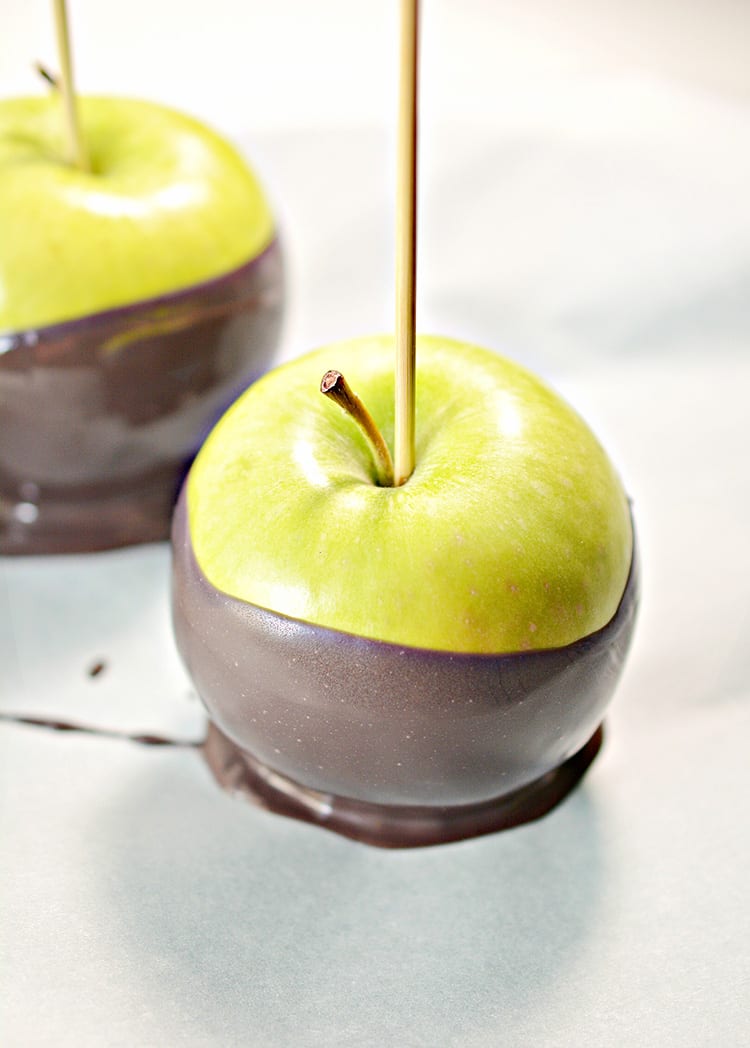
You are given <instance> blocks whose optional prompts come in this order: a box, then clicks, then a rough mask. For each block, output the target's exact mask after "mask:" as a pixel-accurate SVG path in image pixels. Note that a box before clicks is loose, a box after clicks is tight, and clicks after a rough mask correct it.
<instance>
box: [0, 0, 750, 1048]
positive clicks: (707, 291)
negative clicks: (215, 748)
mask: <svg viewBox="0 0 750 1048" xmlns="http://www.w3.org/2000/svg"><path fill="white" fill-rule="evenodd" d="M0 12H1V13H2V34H0V94H12V93H23V92H28V91H35V90H37V87H36V84H35V81H34V76H33V74H32V73H31V72H30V64H31V63H32V62H33V60H35V59H37V58H41V59H42V60H44V61H46V62H48V63H49V64H50V65H54V57H53V49H52V43H51V32H50V24H49V23H50V19H49V15H48V11H47V6H46V4H44V3H37V2H35V3H21V2H20V0H10V2H9V0H2V6H1V7H0ZM72 19H73V29H74V33H75V39H76V56H77V67H78V80H79V84H80V86H81V88H82V89H83V90H89V91H92V92H101V93H106V92H110V91H111V92H114V93H131V94H134V95H139V96H143V97H149V98H153V99H155V100H159V101H163V102H167V103H170V104H173V105H176V106H178V107H180V108H184V109H186V110H188V111H190V112H193V113H194V114H196V115H198V116H201V117H203V118H204V119H206V120H208V121H209V122H211V123H212V124H213V125H214V126H216V127H218V128H219V129H220V130H222V131H224V132H225V133H226V134H228V135H229V136H230V137H232V138H233V139H234V140H235V141H236V142H237V143H238V144H239V145H240V147H241V148H242V149H243V150H244V151H245V152H246V153H247V154H248V156H249V157H251V158H252V160H253V162H254V163H255V164H256V165H257V167H258V169H259V170H260V171H261V173H262V174H263V177H264V179H265V181H266V183H267V185H268V188H269V192H270V193H271V196H272V198H273V200H274V202H275V205H276V208H277V213H278V214H279V217H280V224H281V228H282V233H283V237H284V242H285V245H286V250H287V257H288V265H289V273H290V282H289V308H288V316H287V323H286V326H285V334H284V341H283V345H282V348H281V356H283V357H290V356H293V355H295V354H297V353H299V352H301V351H303V350H304V349H307V348H311V347H312V346H314V345H317V344H320V343H323V342H326V341H329V340H332V339H335V338H338V337H345V336H348V335H354V334H357V333H366V332H370V331H373V330H383V329H388V328H389V327H390V326H391V323H392V319H391V316H392V295H391V282H392V269H393V266H392V261H391V257H392V247H393V233H392V230H393V220H392V196H393V194H392V173H393V169H394V153H395V151H394V134H393V116H394V110H395V97H396V91H395V61H394V56H395V52H396V42H395V33H396V28H397V18H396V9H395V4H386V3H383V2H380V3H375V2H365V0H352V2H350V3H344V2H338V3H334V2H320V3H309V2H308V3H303V2H301V0H300V2H292V0H283V2H277V3H265V4H260V3H254V2H251V3H244V4H242V3H239V2H235V3H230V2H228V0H214V2H212V3H210V4H203V5H200V6H199V5H197V4H179V3H177V2H164V0H152V2H151V3H148V4H147V3H145V2H139V0H137V2H131V3H129V4H127V5H125V4H122V5H115V4H113V3H98V4H97V3H94V2H93V0H91V2H77V3H73V4H72ZM749 22H750V8H748V6H747V5H746V4H744V3H740V2H737V3H731V2H729V0H723V2H721V3H713V4H708V3H705V2H704V3H698V2H697V0H691V2H685V3H679V4H678V3H676V2H668V3H651V4H647V3H645V2H637V3H631V4H627V5H626V4H619V3H609V4H594V3H593V2H587V0H578V2H576V3H572V4H562V3H554V2H552V0H545V2H541V0H539V2H531V3H528V4H524V5H518V4H515V5H511V4H510V3H506V2H497V3H491V2H489V0H485V2H481V0H471V2H463V3H460V2H458V0H453V2H450V0H441V2H438V0H433V2H426V3H425V4H424V75H423V113H424V133H423V144H422V180H421V202H422V209H421V223H422V224H421V234H420V286H419V317H420V322H419V326H420V328H422V329H423V330H436V331H442V332H445V333H446V334H451V335H456V336H459V337H466V338H469V339H474V340H476V341H478V342H481V343H484V344H487V345H490V346H492V347H495V348H498V349H503V350H506V351H508V352H510V353H512V354H513V355H515V356H517V357H519V358H520V359H522V360H524V361H526V362H528V363H530V364H531V365H532V366H535V367H537V368H538V369H539V370H540V371H542V372H543V373H544V374H545V375H546V376H547V377H548V378H550V379H551V380H552V381H553V382H555V383H556V384H557V385H558V387H559V388H561V389H562V390H563V392H564V393H565V394H566V395H567V396H568V397H569V398H570V399H571V400H572V401H573V402H574V403H575V404H576V405H577V406H578V407H579V408H580V410H581V411H582V412H583V414H584V415H585V416H586V417H587V418H588V419H589V420H590V421H591V422H592V424H593V425H594V428H595V429H596V430H597V432H599V433H600V435H601V436H602V437H603V439H604V442H605V443H606V444H607V446H608V447H609V449H610V450H611V452H612V454H613V456H614V458H615V460H616V461H617V462H618V464H619V466H620V468H621V471H622V473H623V476H624V478H625V481H626V484H627V486H628V489H629V491H630V492H631V494H632V495H633V498H634V503H635V513H636V520H637V523H638V531H639V538H640V544H641V550H642V557H643V566H644V581H643V606H642V611H641V616H640V622H639V627H638V632H637V637H636V642H635V645H634V649H633V652H632V655H631V658H630V661H629V664H628V667H627V669H626V674H625V677H624V679H623V682H622V684H621V687H620V690H619V692H618V695H617V697H616V700H615V703H614V705H613V707H612V712H611V715H610V716H609V717H608V721H607V729H608V736H607V741H606V745H605V749H604V751H603V753H602V755H601V756H600V758H599V759H598V760H597V762H596V763H595V765H594V766H593V768H592V770H591V772H590V774H589V775H588V777H587V779H586V781H585V783H584V785H583V786H582V788H581V789H579V790H578V791H577V792H576V793H575V794H574V795H573V796H572V797H571V798H570V799H569V800H568V801H567V802H566V803H565V804H564V805H563V806H561V807H560V808H559V809H558V810H557V811H556V812H555V813H553V814H552V815H550V816H549V817H548V818H546V819H544V820H543V821H541V822H539V823H537V824H535V825H532V826H529V827H526V828H523V829H520V830H515V831H513V832H511V833H507V834H503V835H498V836H495V837H491V838H486V839H484V840H479V841H474V842H467V843H464V844H460V845H455V846H450V847H446V848H442V849H432V850H427V851H422V852H413V853H394V854H391V853H381V852H378V851H374V850H372V849H367V848H364V847H360V846H357V845H354V844H351V843H349V842H347V841H344V840H341V839H338V838H336V837H334V836H332V835H329V834H325V833H323V832H322V831H319V830H315V829H311V828H308V827H304V826H301V825H297V824H296V823H292V822H288V821H285V820H282V819H278V818H275V817H272V816H270V815H266V814H264V813H262V812H257V811H254V810H251V809H249V808H245V807H244V806H242V805H241V804H239V803H238V802H234V801H232V800H231V799H230V798H228V797H226V796H224V795H223V794H221V793H220V792H219V791H218V789H217V788H216V787H215V786H214V784H213V783H212V781H211V780H210V777H209V775H208V773H207V772H206V770H205V769H204V768H203V766H202V764H201V763H200V760H199V758H198V757H197V756H196V755H195V754H194V753H192V752H190V751H180V750H145V749H139V748H138V747H136V746H133V745H130V744H127V743H125V742H122V741H118V740H107V739H102V738H87V737H83V736H77V737H76V736H64V735H62V736H58V735H52V734H48V733H45V732H43V731H40V730H35V729H31V728H22V727H19V726H12V725H0V745H1V746H2V748H3V758H2V764H0V769H1V770H0V775H2V777H3V787H2V788H3V794H2V803H3V808H2V814H1V818H2V823H3V825H2V834H3V841H4V848H3V852H4V860H3V867H4V870H3V880H4V884H3V890H2V895H1V896H0V900H1V901H0V933H1V934H2V939H3V945H2V947H1V949H2V953H3V956H4V965H3V970H2V975H1V976H0V978H2V981H3V984H4V985H3V987H2V992H1V993H0V998H2V1001H3V1004H2V1023H3V1024H4V1027H3V1034H2V1040H3V1043H4V1044H7V1045H13V1046H16V1045H18V1046H26V1045H55V1046H57V1045H62V1044H71V1045H97V1046H98V1045H126V1046H130V1045H179V1046H182V1045H186V1046H191V1048H192V1046H194V1045H195V1046H198V1045H200V1046H203V1045H207V1046H211V1045H221V1046H224V1045H274V1046H284V1045H290V1046H308V1045H309V1046H318V1045H320V1046H329V1045H346V1046H349V1045H355V1046H360V1045H363V1046H369V1045H372V1046H383V1045H398V1046H411V1045H415V1046H416V1045H425V1046H428V1045H429V1046H434V1045H457V1046H464V1045H467V1046H475V1045H476V1046H479V1045H492V1046H496V1045H508V1046H517V1045H535V1046H536V1045H555V1046H556V1045H573V1044H575V1045H591V1046H601V1045H604V1044H607V1045H609V1044H613V1045H632V1044H636V1043H637V1044H639V1045H654V1046H664V1045H672V1044H674V1045H680V1046H685V1045H689V1046H693V1045H695V1046H697V1045H701V1046H702V1045H706V1046H708V1045H719V1044H721V1045H722V1046H727V1045H729V1046H731V1045H737V1046H739V1045H743V1044H746V1043H747V1042H748V1040H750V1015H749V1014H748V1003H747V985H748V976H749V975H750V962H749V957H750V954H749V952H748V946H747V942H748V907H747V898H746V895H747V893H746V880H747V869H748V863H749V862H750V847H749V842H748V828H747V814H746V798H747V795H748V789H749V788H750V760H749V759H748V730H749V729H750V711H749V704H750V683H749V682H750V644H749V643H748V641H749V640H750V619H749V618H748V611H747V607H748V596H749V595H750V544H748V541H747V534H748V523H747V522H748V519H749V517H750V480H749V475H748V469H747V452H748V447H750V425H749V424H748V420H747V407H746V403H747V394H748V389H749V388H750V384H749V380H750V362H749V361H748V343H749V341H750V205H749V203H748V196H749V194H748V186H750V102H749V101H748V99H749V97H750V66H749V65H748V63H747V40H748V39H749V38H750V32H749V30H750V25H749ZM0 235H2V231H0ZM167 578H168V551H167V550H166V548H165V547H161V546H154V547H149V548H147V549H142V550H126V551H121V552H117V553H113V554H107V555H100V556H92V557H76V558H34V559H29V560H25V561H22V560H5V561H0V703H2V707H3V709H5V710H9V711H22V710H25V711H27V712H35V713H43V714H50V715H55V714H58V715H60V716H76V717H80V718H81V719H86V720H87V721H88V722H92V723H97V724H101V725H105V726H113V727H121V728H126V729H130V730H155V731H156V730H163V731H167V732H172V733H174V734H175V735H177V734H179V735H180V736H181V737H186V738H193V737H197V736H198V735H199V734H200V731H201V730H202V715H201V713H200V707H199V705H198V703H197V701H196V700H195V697H194V695H192V692H191V688H190V684H189V682H188V681H187V679H186V678H185V676H184V674H183V672H182V670H181V668H180V666H179V662H178V660H177V657H176V653H175V652H174V649H173V647H172V643H171V636H170V629H169V615H168V596H167ZM97 658H106V660H107V664H108V670H107V672H106V673H104V674H102V675H101V676H100V677H97V678H94V679H91V678H89V677H88V676H87V673H86V670H87V668H88V667H89V666H90V664H91V663H92V662H93V661H94V660H95V659H97Z"/></svg>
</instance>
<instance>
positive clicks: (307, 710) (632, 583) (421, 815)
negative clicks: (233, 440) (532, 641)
mask: <svg viewBox="0 0 750 1048" xmlns="http://www.w3.org/2000/svg"><path fill="white" fill-rule="evenodd" d="M173 546H174V567H173V617H174V626H175V635H176V638H177V644H178V648H179V650H180V653H181V655H182V658H183V660H184V662H185V664H186V666H187V668H188V670H189V672H190V674H191V675H192V677H193V680H194V682H195V685H196V688H197V690H198V693H199V695H200V696H201V699H202V700H203V702H204V704H205V706H206V708H207V710H208V713H209V716H210V718H211V721H212V725H213V727H212V730H211V733H210V736H209V742H208V750H207V752H208V757H209V761H210V763H211V765H212V767H213V769H214V771H215V773H216V775H217V777H218V779H219V781H220V782H221V783H222V785H224V786H225V787H226V788H227V789H230V790H231V791H233V792H239V793H244V794H246V795H247V796H249V797H251V798H252V799H254V800H255V801H256V802H257V803H260V804H262V805H263V806H265V807H269V808H271V809H273V810H275V811H278V812H281V813H283V814H288V815H294V816H296V817H298V818H303V819H306V820H307V821H311V822H315V823H317V824H318V825H321V826H324V827H327V828H329V829H333V830H337V831H338V832H341V833H344V834H346V835H347V836H350V837H355V838H357V839H359V840H363V841H367V842H369V843H373V844H380V845H386V846H404V845H421V844H433V843H438V842H440V841H449V840H456V839H459V838H461V837H466V836H474V835H476V834H478V833H486V832H490V831H492V830H496V829H500V828H503V827H507V826H511V825H517V824H518V823H520V822H524V821H528V820H529V819H532V818H537V817H539V816H540V815H542V814H544V812H546V811H548V810H549V809H550V808H551V807H552V806H554V804H556V803H557V802H558V801H559V800H561V799H562V798H563V797H564V796H565V795H566V794H567V792H569V790H570V789H571V788H572V787H573V786H574V785H575V784H576V782H577V781H578V780H579V778H580V776H581V775H582V774H583V772H584V771H585V769H586V767H587V766H588V764H589V763H590V762H591V760H593V758H594V756H595V755H596V751H597V749H598V745H599V741H600V738H601V736H600V732H599V728H600V725H601V722H602V718H603V716H604V712H605V709H606V706H607V704H608V702H609V700H610V698H611V696H612V693H613V691H614V689H615V686H616V684H617V681H618V679H619V676H620V672H621V670H622V666H623V662H624V659H625V656H626V653H627V650H628V647H629V644H630V640H631V636H632V631H633V626H634V621H635V613H636V608H637V603H638V568H637V559H636V555H635V552H634V553H633V557H632V560H631V565H630V571H629V574H628V577H627V582H626V585H625V589H624V592H623V594H622V596H621V600H620V602H619V605H618V607H617V609H616V611H615V614H614V615H613V617H612V618H611V620H610V621H609V622H607V623H606V624H605V625H604V626H603V627H602V628H601V629H599V630H597V631H596V632H594V633H592V634H590V635H588V636H585V637H583V638H581V639H579V640H577V641H575V642H573V643H572V644H569V645H565V646H563V647H561V648H553V649H548V650H541V651H529V652H518V653H515V654H495V655H493V654H474V653H451V652H445V651H435V650H427V649H420V648H412V647H408V646H402V645H398V644H390V643H386V642H382V641H377V640H371V639H368V638H365V637H361V636H356V635H353V634H350V633H345V632H341V631H337V630H332V629H328V628H325V627H321V626H315V625H312V624H310V623H308V622H303V621H300V620H297V619H293V618H288V617H285V616H283V615H279V614H277V613H274V612H271V611H268V610H266V609H264V608H259V607H257V606H254V605H252V604H250V603H248V602H246V601H243V600H239V599H237V598H236V597H232V596H229V595H228V594H226V593H224V592H221V591H220V590H218V589H217V588H216V587H215V586H213V585H212V584H211V583H210V582H209V581H208V579H207V578H206V577H205V575H204V574H203V572H202V571H201V569H200V567H199V565H198V563H197V561H196V558H195V554H194V550H193V545H192V539H191V534H190V524H189V521H188V514H187V507H186V498H185V494H184V492H183V494H182V496H181V498H180V501H179V503H178V506H177V510H176V513H175V519H174V526H173Z"/></svg>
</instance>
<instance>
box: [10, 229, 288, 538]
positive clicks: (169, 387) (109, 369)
mask: <svg viewBox="0 0 750 1048" xmlns="http://www.w3.org/2000/svg"><path fill="white" fill-rule="evenodd" d="M282 309H283V266H282V256H281V250H280V247H279V244H278V241H277V240H276V239H274V240H272V242H271V244H270V245H269V246H268V247H267V248H266V249H265V250H264V251H262V252H261V254H260V255H258V256H257V257H255V258H253V259H252V260H251V261H250V262H248V263H246V264H244V265H242V266H239V267H238V268H236V269H233V270H232V271H231V272H229V273H225V274H223V275H222V276H220V277H218V278H215V279H213V280H208V281H205V282H202V283H198V284H195V285H193V286H191V287H189V288H185V289H183V290H181V291H177V292H174V293H171V294H167V295H162V296H159V297H156V298H152V299H149V300H145V301H141V302H137V303H134V304H132V305H129V306H123V307H119V308H116V309H112V310H105V311H103V312H100V313H95V314H93V315H90V316H86V317H80V318H78V319H75V320H70V321H67V322H65V323H61V324H54V325H51V326H48V327H42V328H39V329H30V330H25V331H23V332H10V333H7V334H5V335H0V553H6V554H24V553H57V552H74V551H88V550H94V549H105V548H109V547H114V546H120V545H126V544H130V543H136V542H149V541H154V540H158V539H164V538H167V537H168V535H169V527H170V521H171V514H172V509H173V506H174V500H175V498H176V495H177V492H178V491H179V487H180V484H181V481H182V479H183V476H184V474H185V471H186V469H187V467H188V465H189V463H190V461H191V460H192V458H193V456H194V455H195V452H196V451H197V449H198V448H199V446H200V444H201V442H202V440H203V439H204V437H205V436H206V434H207V433H208V432H209V430H210V429H211V427H212V426H213V424H214V423H215V422H216V420H217V418H218V417H219V416H220V415H221V414H222V412H223V411H224V410H225V409H226V407H227V405H228V404H229V403H230V402H231V401H232V400H234V398H235V397H236V396H237V395H238V393H239V392H241V391H242V390H243V389H245V387H246V386H248V385H249V384H250V383H251V382H252V381H253V380H254V379H256V378H257V377H258V376H259V375H260V374H261V373H262V372H263V371H265V370H266V369H267V368H268V366H269V365H270V363H271V360H272V357H273V354H274V352H275V349H276V345H277V342H278V336H279V330H280V325H281V318H282Z"/></svg>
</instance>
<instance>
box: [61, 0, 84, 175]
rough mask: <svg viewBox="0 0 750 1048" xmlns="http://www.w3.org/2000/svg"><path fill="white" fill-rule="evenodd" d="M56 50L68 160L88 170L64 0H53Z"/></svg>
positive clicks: (81, 168)
mask: <svg viewBox="0 0 750 1048" xmlns="http://www.w3.org/2000/svg"><path fill="white" fill-rule="evenodd" d="M53 8H54V14H55V32H56V35H57V51H58V54H59V58H60V84H59V86H60V92H61V94H62V99H63V106H64V108H65V123H66V128H67V136H68V160H69V162H70V163H71V164H74V165H75V167H77V168H79V169H80V170H81V171H90V170H91V166H90V164H89V158H88V155H87V153H86V146H85V144H84V141H83V135H82V134H81V124H80V121H79V119H78V105H77V100H76V93H75V85H74V82H73V56H72V53H71V47H70V33H69V30H68V11H67V7H66V3H65V0H53Z"/></svg>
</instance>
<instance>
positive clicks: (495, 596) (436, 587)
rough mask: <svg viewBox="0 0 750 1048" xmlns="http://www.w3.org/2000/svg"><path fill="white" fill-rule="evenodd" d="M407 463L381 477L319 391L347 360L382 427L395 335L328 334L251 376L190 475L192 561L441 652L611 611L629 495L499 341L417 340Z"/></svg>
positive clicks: (237, 588)
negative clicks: (501, 352)
mask: <svg viewBox="0 0 750 1048" xmlns="http://www.w3.org/2000/svg"><path fill="white" fill-rule="evenodd" d="M417 353H418V357H417V359H418V371H417V376H418V378H417V431H416V468H415V470H414V472H413V474H412V476H411V477H410V479H409V480H408V481H407V482H406V483H405V484H404V485H403V486H401V487H381V486H378V484H377V483H376V472H375V469H374V466H373V462H372V458H371V455H370V451H369V448H368V446H367V444H366V442H365V440H364V438H363V437H362V435H361V433H360V431H359V430H358V429H357V427H356V426H355V424H354V423H353V421H352V420H351V418H349V417H348V416H347V415H345V414H344V412H342V411H340V410H339V409H338V408H337V407H336V405H333V404H331V403H329V402H328V401H327V400H326V398H324V397H322V396H321V395H320V394H319V393H318V386H319V383H320V379H321V376H322V375H323V373H324V372H325V371H326V370H327V369H329V368H337V369H339V370H340V371H342V372H343V373H344V374H345V375H346V378H347V379H348V382H349V384H350V386H351V387H352V388H353V389H354V390H355V392H356V393H357V394H358V395H359V396H360V398H361V399H362V400H363V401H364V403H365V404H366V405H367V407H368V408H369V410H370V412H371V414H372V415H373V417H374V419H375V421H376V422H377V424H378V425H379V427H380V429H381V431H382V433H383V435H384V436H385V438H386V440H387V441H388V442H389V443H390V442H391V439H392V433H393V400H394V397H393V371H394V367H393V358H394V344H393V339H392V338H391V337H379V338H367V339H358V340H355V341H351V342H346V343H340V344H338V345H334V346H330V347H328V348H325V349H321V350H318V351H316V352H314V353H312V354H309V355H307V356H305V357H302V358H300V359H298V360H295V361H293V362H291V363H289V364H287V365H285V366H283V367H281V368H278V369H277V370H275V371H273V372H271V373H270V374H268V375H266V376H265V377H264V378H262V379H261V380H260V381H259V382H257V383H256V384H255V385H254V386H252V387H251V388H250V389H249V390H248V391H247V392H246V393H245V394H244V395H243V396H242V397H241V398H240V399H239V400H238V401H237V402H236V403H235V404H234V405H233V406H232V407H231V408H230V410H229V411H228V412H227V413H226V415H225V416H224V417H223V418H222V420H221V421H220V422H219V424H218V425H217V427H216V428H215V429H214V430H213V432H212V433H211V435H210V436H209V438H208V440H207V442H206V443H205V445H204V446H203V448H202V450H201V451H200V453H199V455H198V457H197V459H196V461H195V463H194V465H193V467H192V470H191V473H190V475H189V478H188V484H187V507H188V520H189V532H190V537H191V541H192V547H193V551H194V553H195V557H196V560H197V564H198V566H199V568H200V570H201V571H202V573H203V575H204V576H205V578H206V579H207V580H208V582H209V584H211V585H212V586H213V587H215V588H216V589H217V590H219V591H220V592H222V593H225V594H227V595H229V596H231V597H234V598H238V599H240V600H242V601H246V602H248V603H250V604H253V605H257V606H259V607H261V608H265V609H268V610H270V611H273V612H277V613H280V614H282V615H284V616H288V617H290V618H292V619H296V620H302V621H304V622H308V623H313V624H316V625H319V626H324V627H328V628H331V629H334V630H338V631H343V632H346V633H350V634H355V635H358V636H360V637H365V638H370V639H374V640H380V641H387V642H391V643H394V644H399V645H405V646H412V647H417V648H429V649H433V650H436V651H449V652H472V653H502V652H508V653H511V652H523V651H529V650H532V649H548V648H557V647H562V646H565V645H569V644H571V643H573V642H574V641H576V640H578V639H580V638H582V637H585V636H587V635H589V634H591V633H593V632H595V631H597V630H599V629H600V628H602V627H603V626H605V625H606V624H607V623H608V622H609V621H610V620H611V619H612V617H613V616H614V615H615V612H616V611H617V608H618V605H619V603H620V600H621V598H622V595H623V592H624V590H625V586H626V582H627V580H628V573H629V571H630V568H631V562H632V557H633V535H632V527H631V519H630V512H629V505H628V500H627V497H626V495H625V492H624V490H623V487H622V484H621V482H620V480H619V478H618V476H617V474H616V472H615V470H614V468H613V466H612V464H611V462H610V460H609V459H608V457H607V455H606V453H605V452H604V450H603V449H602V447H601V445H600V444H599V442H598V441H597V439H596V438H595V436H594V435H593V434H592V432H591V430H590V429H589V428H588V426H587V425H586V424H585V423H584V422H583V421H582V419H581V418H580V417H579V416H578V415H577V414H576V412H575V411H573V410H572V409H571V408H570V407H569V406H568V405H567V404H566V403H565V402H564V401H562V400H561V399H560V398H559V397H558V396H557V395H556V394H555V393H553V392H552V391H551V390H550V389H549V388H548V387H547V386H546V385H545V384H544V383H542V382H541V381H540V380H539V379H538V378H536V377H535V376H534V375H532V374H531V373H530V372H528V371H527V370H526V369H524V368H522V367H520V366H518V365H517V364H515V363H512V362H511V361H509V360H506V359H504V358H502V357H500V356H498V355H497V354H495V353H492V352H489V351H487V350H483V349H479V348H476V347H473V346H469V345H465V344H462V343H458V342H453V341H450V340H448V339H441V338H432V337H430V338H426V337H424V338H420V339H418V349H417Z"/></svg>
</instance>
